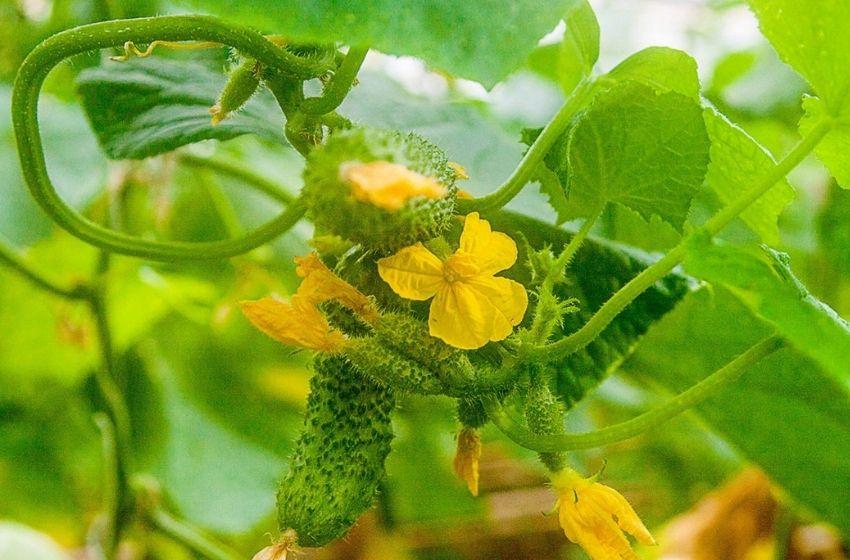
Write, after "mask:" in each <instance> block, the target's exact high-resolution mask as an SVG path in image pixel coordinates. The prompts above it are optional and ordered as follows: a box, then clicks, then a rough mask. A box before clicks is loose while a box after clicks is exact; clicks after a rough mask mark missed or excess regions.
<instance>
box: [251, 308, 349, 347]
mask: <svg viewBox="0 0 850 560" xmlns="http://www.w3.org/2000/svg"><path fill="white" fill-rule="evenodd" d="M241 306H242V312H243V313H244V314H245V316H246V317H247V318H248V320H249V321H251V323H253V324H254V326H255V327H257V328H258V329H260V330H261V331H263V332H264V333H266V334H267V335H269V336H270V337H272V338H274V339H275V340H277V341H279V342H282V343H284V344H286V345H288V346H297V347H300V348H306V349H308V350H317V351H321V352H338V351H339V350H342V348H343V346H344V345H345V342H346V341H345V337H344V336H343V335H342V333H340V332H339V331H335V330H333V329H331V327H330V325H329V324H328V322H327V320H326V319H325V318H324V316H323V315H322V314H321V313H320V312H319V310H318V309H317V308H316V307H315V305H313V303H312V302H310V301H308V300H305V299H303V298H301V297H299V296H297V295H296V296H293V297H292V300H291V302H290V303H284V302H282V301H278V300H276V299H274V298H263V299H260V300H257V301H244V302H242V303H241Z"/></svg>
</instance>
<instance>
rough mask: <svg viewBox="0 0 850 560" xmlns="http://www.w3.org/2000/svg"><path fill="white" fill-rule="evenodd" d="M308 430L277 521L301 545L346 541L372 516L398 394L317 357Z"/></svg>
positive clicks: (331, 360)
mask: <svg viewBox="0 0 850 560" xmlns="http://www.w3.org/2000/svg"><path fill="white" fill-rule="evenodd" d="M314 364H315V370H316V373H315V375H314V376H313V379H312V380H311V381H310V398H309V399H308V401H307V415H306V417H305V419H304V432H303V433H302V434H301V437H300V438H299V440H298V444H297V446H296V450H295V454H294V455H293V457H292V459H291V461H290V464H289V472H288V474H287V475H286V478H284V479H283V481H282V482H281V483H280V489H279V491H278V495H277V506H278V524H279V525H280V529H281V530H282V531H284V530H286V529H294V530H295V531H296V532H297V533H298V543H299V544H300V545H301V546H324V545H325V544H327V543H329V542H330V541H332V540H334V539H337V538H339V537H342V536H343V535H344V534H345V533H346V532H347V531H348V529H349V528H351V526H352V525H353V524H354V523H355V521H357V518H358V517H360V515H361V514H362V513H363V512H364V511H366V510H367V509H368V508H369V507H370V506H371V505H372V501H373V500H374V498H375V494H376V492H377V491H378V484H379V483H380V482H381V480H382V479H383V477H384V460H385V459H386V457H387V454H389V452H390V442H391V441H392V437H393V431H392V426H391V425H390V412H392V409H393V406H394V404H395V399H394V398H393V396H392V393H391V392H389V391H388V390H387V389H383V388H381V387H379V386H377V385H375V384H374V383H371V382H370V381H368V380H367V379H364V378H363V377H361V376H359V375H358V374H357V373H356V372H355V371H353V370H352V369H351V367H349V366H347V365H346V363H345V362H344V361H343V360H341V359H340V358H332V357H327V358H317V359H316V360H315V362H314Z"/></svg>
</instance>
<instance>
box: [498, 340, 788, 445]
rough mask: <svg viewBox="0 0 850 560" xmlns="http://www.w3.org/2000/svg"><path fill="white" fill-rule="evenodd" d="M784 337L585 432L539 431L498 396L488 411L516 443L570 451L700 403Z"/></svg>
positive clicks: (642, 428) (630, 433)
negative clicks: (646, 407) (654, 403)
mask: <svg viewBox="0 0 850 560" xmlns="http://www.w3.org/2000/svg"><path fill="white" fill-rule="evenodd" d="M783 344H784V343H783V341H782V339H781V338H779V337H776V336H772V337H769V338H766V339H764V340H762V341H761V342H759V343H757V344H756V345H754V346H753V347H751V348H750V349H749V350H747V351H746V352H744V353H743V354H741V355H740V356H738V357H737V358H735V359H734V360H732V361H731V362H729V363H728V364H727V365H725V366H724V367H722V368H720V369H719V370H717V371H716V372H714V373H712V374H711V375H709V376H708V377H706V378H705V379H703V380H702V381H700V382H699V383H697V384H696V385H694V386H693V387H691V388H690V389H688V390H686V391H685V392H683V393H681V394H679V395H677V396H675V397H673V398H672V399H670V400H669V401H667V402H666V403H665V404H663V405H662V406H660V407H658V408H656V409H654V410H651V411H649V412H646V413H644V414H641V415H640V416H637V417H635V418H632V419H631V420H627V421H626V422H622V423H620V424H615V425H613V426H609V427H607V428H603V429H601V430H597V431H594V432H587V433H583V434H558V435H540V434H535V433H533V432H531V431H530V430H529V429H528V428H526V427H524V426H522V425H521V424H519V423H517V422H516V421H514V420H513V419H512V418H511V417H510V415H509V414H508V412H507V411H506V410H505V409H504V408H503V407H502V406H501V405H500V404H499V403H498V401H496V400H492V399H491V400H488V401H486V402H485V408H486V409H487V414H488V415H489V416H490V419H491V420H492V421H493V423H494V424H496V426H498V427H499V429H500V430H502V431H503V432H504V433H505V435H507V436H508V437H509V438H510V439H511V440H513V441H514V442H516V443H517V444H519V445H521V446H523V447H525V448H528V449H531V450H534V451H537V452H554V451H571V450H576V449H589V448H592V447H602V446H604V445H610V444H612V443H617V442H620V441H624V440H627V439H630V438H633V437H635V436H637V435H640V434H642V433H644V432H646V431H648V430H650V429H652V428H655V427H656V426H658V425H660V424H662V423H664V422H666V421H667V420H670V419H671V418H673V417H674V416H676V415H678V414H680V413H682V412H684V411H686V410H688V409H689V408H691V407H693V406H695V405H697V404H699V403H701V402H702V401H704V400H705V399H707V398H709V397H711V396H712V395H714V394H716V393H717V392H718V391H719V390H720V389H722V388H723V387H725V386H727V385H729V384H731V383H733V382H734V381H736V380H737V379H738V378H740V377H741V375H743V374H744V372H746V371H747V370H748V369H749V368H750V367H752V366H753V365H754V364H756V363H757V362H758V361H759V360H761V359H763V358H765V357H766V356H769V355H770V354H772V353H773V352H775V351H777V350H779V349H780V348H782V346H783Z"/></svg>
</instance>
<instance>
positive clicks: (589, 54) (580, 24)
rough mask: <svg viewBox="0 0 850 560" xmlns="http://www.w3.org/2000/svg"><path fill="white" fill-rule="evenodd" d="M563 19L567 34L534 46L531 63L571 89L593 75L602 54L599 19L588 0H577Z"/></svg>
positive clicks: (537, 70) (532, 68)
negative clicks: (558, 38) (600, 53)
mask: <svg viewBox="0 0 850 560" xmlns="http://www.w3.org/2000/svg"><path fill="white" fill-rule="evenodd" d="M564 23H565V24H566V29H565V30H564V38H563V39H562V40H561V41H560V42H559V43H553V44H550V45H544V46H542V47H538V48H537V49H535V50H534V51H533V52H532V53H531V56H529V59H528V67H529V68H530V69H531V70H533V71H534V72H537V73H539V74H541V75H542V76H545V77H547V78H550V79H551V80H552V81H554V82H555V83H557V84H558V85H560V86H561V89H562V90H564V92H567V93H569V92H571V91H572V90H573V89H574V88H575V87H576V85H578V83H579V82H580V81H581V80H582V79H583V78H586V77H588V76H590V75H591V73H592V72H593V66H594V65H595V64H596V61H597V59H598V58H599V22H598V21H597V20H596V14H594V13H593V8H591V7H590V4H588V2H587V0H576V1H575V2H574V4H573V5H572V6H571V7H570V9H569V10H568V12H567V14H566V15H565V16H564Z"/></svg>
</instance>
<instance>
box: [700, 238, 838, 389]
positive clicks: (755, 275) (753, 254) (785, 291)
mask: <svg viewBox="0 0 850 560" xmlns="http://www.w3.org/2000/svg"><path fill="white" fill-rule="evenodd" d="M685 269H686V270H687V271H688V272H689V273H691V274H693V275H695V276H697V277H699V278H702V279H704V280H708V281H709V282H711V283H713V284H718V285H721V286H724V287H726V288H728V289H729V290H730V291H731V292H732V293H733V294H734V295H735V296H736V297H738V298H739V299H740V300H741V302H743V303H744V305H746V306H747V307H748V308H749V309H750V310H751V311H752V312H753V313H755V314H756V315H757V316H758V317H761V318H762V319H764V320H765V321H767V322H768V323H770V324H771V325H773V326H774V327H775V328H776V330H777V331H778V332H779V333H780V334H781V335H782V336H783V337H784V338H785V339H786V340H788V342H789V343H790V344H791V345H792V346H793V347H794V348H796V349H797V350H799V351H800V352H802V353H803V354H805V355H807V356H809V357H810V358H812V359H813V360H814V361H816V362H817V363H818V364H820V366H821V367H823V369H824V370H825V371H827V372H829V373H831V374H832V375H833V376H834V377H835V379H837V380H838V381H839V382H841V383H843V384H844V385H845V386H846V387H850V371H848V369H847V356H850V326H848V325H847V322H846V321H844V320H843V319H842V318H841V317H839V316H838V314H836V313H835V311H833V310H832V309H830V308H829V306H827V305H826V304H824V303H822V302H821V301H818V299H817V298H815V297H814V296H812V295H811V294H810V293H809V292H808V290H806V288H805V287H804V286H803V285H802V284H801V283H800V281H799V280H797V279H796V278H795V277H794V275H793V274H792V272H791V269H790V267H789V263H788V257H787V255H783V254H780V253H776V252H775V251H773V250H770V249H761V250H755V249H749V248H743V247H740V248H739V247H735V246H730V245H720V244H711V243H708V242H706V240H705V239H703V238H698V239H696V240H694V242H693V243H692V245H691V247H690V251H689V253H688V257H687V258H686V260H685Z"/></svg>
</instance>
